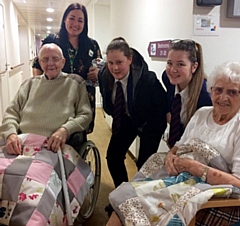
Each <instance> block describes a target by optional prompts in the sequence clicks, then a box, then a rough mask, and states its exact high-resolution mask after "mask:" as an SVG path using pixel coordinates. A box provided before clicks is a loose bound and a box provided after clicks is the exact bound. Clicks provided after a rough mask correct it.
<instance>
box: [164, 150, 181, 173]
mask: <svg viewBox="0 0 240 226" xmlns="http://www.w3.org/2000/svg"><path fill="white" fill-rule="evenodd" d="M175 158H177V155H175V154H173V153H172V152H171V151H169V152H168V153H167V156H166V158H165V168H166V170H167V172H168V174H169V175H170V176H177V175H178V170H177V169H176V168H175V165H174V159H175Z"/></svg>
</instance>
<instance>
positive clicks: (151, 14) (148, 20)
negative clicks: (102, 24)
mask: <svg viewBox="0 0 240 226" xmlns="http://www.w3.org/2000/svg"><path fill="white" fill-rule="evenodd" d="M192 5H193V1H189V0H181V1H179V0H171V1H166V0H150V1H149V0H141V1H139V0H131V1H128V0H112V1H111V35H112V37H117V36H122V37H124V38H125V39H126V41H127V42H128V43H129V45H130V46H132V47H134V48H136V49H137V50H138V51H139V52H140V53H141V54H142V55H143V56H144V58H145V60H146V62H147V63H148V64H149V68H150V69H151V70H153V71H155V72H156V73H157V75H158V77H160V76H161V73H162V71H163V69H164V68H165V62H162V61H159V60H158V59H151V58H150V57H149V56H148V52H147V48H148V44H149V42H150V41H158V40H166V39H172V38H190V37H191V35H192V10H193V6H192Z"/></svg>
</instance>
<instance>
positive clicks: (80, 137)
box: [66, 131, 87, 153]
mask: <svg viewBox="0 0 240 226" xmlns="http://www.w3.org/2000/svg"><path fill="white" fill-rule="evenodd" d="M86 141H87V134H86V131H81V132H76V133H73V134H72V135H70V137H69V138H68V140H67V141H66V144H68V145H70V146H72V147H73V148H74V149H75V150H76V151H77V152H78V153H79V152H80V149H81V146H82V145H83V144H84V143H85V142H86Z"/></svg>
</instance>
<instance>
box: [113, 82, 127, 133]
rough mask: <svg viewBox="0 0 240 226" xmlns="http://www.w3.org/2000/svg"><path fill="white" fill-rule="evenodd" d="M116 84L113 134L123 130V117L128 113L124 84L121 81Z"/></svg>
mask: <svg viewBox="0 0 240 226" xmlns="http://www.w3.org/2000/svg"><path fill="white" fill-rule="evenodd" d="M116 84H117V90H116V96H115V101H114V105H113V123H112V132H113V133H114V134H116V133H118V132H119V130H120V128H121V122H122V117H123V114H124V113H125V111H126V109H125V98H124V94H123V89H122V83H121V82H120V81H117V82H116Z"/></svg>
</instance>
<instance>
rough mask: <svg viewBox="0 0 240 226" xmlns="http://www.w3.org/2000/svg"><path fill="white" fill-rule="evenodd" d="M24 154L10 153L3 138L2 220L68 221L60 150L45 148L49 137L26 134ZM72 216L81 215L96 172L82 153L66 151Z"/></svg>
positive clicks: (25, 225) (28, 225) (51, 224)
mask: <svg viewBox="0 0 240 226" xmlns="http://www.w3.org/2000/svg"><path fill="white" fill-rule="evenodd" d="M20 138H21V139H22V141H23V153H22V155H18V156H15V155H9V154H7V152H6V149H5V146H4V145H5V143H4V141H3V140H1V139H0V224H4V225H10V226H11V225H13V226H16V225H18V226H33V225H34V226H43V225H47V226H63V225H66V222H67V220H66V214H65V206H64V205H65V204H64V196H63V191H62V183H61V173H60V166H59V161H58V156H57V153H53V152H52V151H49V150H47V149H46V148H44V141H45V139H46V137H43V136H39V135H35V134H22V135H20ZM63 156H64V159H63V160H64V165H65V172H66V179H67V185H68V192H69V198H70V205H71V212H72V219H73V221H74V219H75V218H76V217H77V215H78V213H79V210H80V208H81V205H82V203H83V200H84V197H85V195H86V194H87V193H88V191H89V188H90V187H91V185H92V184H93V181H94V176H93V174H92V172H91V170H90V168H89V166H88V165H87V164H86V163H85V162H84V161H83V160H82V158H81V157H80V156H79V154H78V153H77V152H76V151H75V150H74V149H73V148H72V147H70V146H68V145H66V147H65V150H64V152H63Z"/></svg>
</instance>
